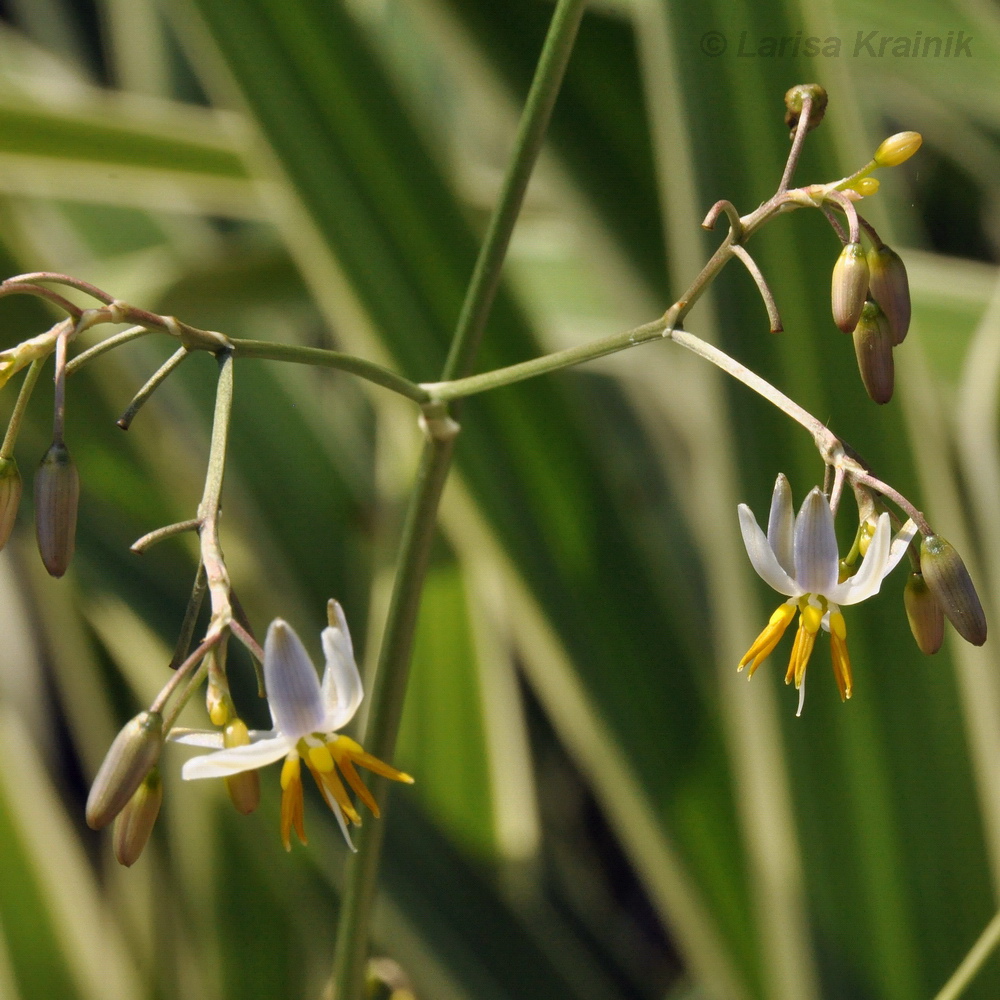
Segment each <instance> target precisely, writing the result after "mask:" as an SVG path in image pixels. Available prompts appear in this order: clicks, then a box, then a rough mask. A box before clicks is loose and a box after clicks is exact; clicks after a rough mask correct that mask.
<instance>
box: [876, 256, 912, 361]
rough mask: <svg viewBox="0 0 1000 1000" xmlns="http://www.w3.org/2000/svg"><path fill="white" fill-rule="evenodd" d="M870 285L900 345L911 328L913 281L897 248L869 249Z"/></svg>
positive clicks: (894, 342) (895, 339)
mask: <svg viewBox="0 0 1000 1000" xmlns="http://www.w3.org/2000/svg"><path fill="white" fill-rule="evenodd" d="M868 286H869V288H870V289H871V296H872V298H873V299H874V300H875V301H876V302H877V303H878V304H879V305H880V306H881V307H882V312H884V313H885V315H886V318H887V319H888V320H889V328H890V329H891V330H892V342H893V344H901V343H902V342H903V339H904V338H905V337H906V331H907V330H909V329H910V282H909V279H908V278H907V277H906V265H905V264H904V263H903V262H902V260H900V258H899V254H897V253H896V252H895V250H892V249H890V248H889V247H887V246H881V247H872V248H871V250H869V251H868Z"/></svg>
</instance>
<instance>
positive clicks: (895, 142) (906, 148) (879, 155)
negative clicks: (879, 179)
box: [872, 132, 924, 167]
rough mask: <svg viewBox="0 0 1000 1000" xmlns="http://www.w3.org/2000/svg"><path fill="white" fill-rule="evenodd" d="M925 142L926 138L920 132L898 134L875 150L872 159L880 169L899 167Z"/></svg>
mask: <svg viewBox="0 0 1000 1000" xmlns="http://www.w3.org/2000/svg"><path fill="white" fill-rule="evenodd" d="M923 141H924V137H923V136H922V135H921V134H920V133H919V132H897V133H896V134H895V135H890V136H889V138H888V139H886V140H885V141H884V142H883V143H882V145H881V146H879V148H878V149H876V150H875V155H874V156H873V157H872V159H873V160H874V161H875V162H876V163H877V164H878V165H879V166H880V167H898V166H899V165H900V164H901V163H905V162H906V161H907V160H908V159H909V158H910V157H911V156H913V154H914V153H915V152H916V151H917V150H918V149H920V144H921V143H922V142H923Z"/></svg>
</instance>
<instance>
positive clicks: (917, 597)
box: [903, 573, 944, 656]
mask: <svg viewBox="0 0 1000 1000" xmlns="http://www.w3.org/2000/svg"><path fill="white" fill-rule="evenodd" d="M903 606H904V607H905V608H906V618H907V621H909V623H910V631H911V632H912V633H913V638H914V639H915V640H916V643H917V646H918V647H919V648H920V652H921V653H926V654H927V655H928V656H931V655H932V654H934V653H936V652H937V651H938V650H939V649H940V648H941V643H942V642H943V641H944V612H943V611H942V610H941V605H940V604H938V601H937V598H936V597H935V596H934V594H933V593H932V592H931V589H930V587H928V586H927V581H926V580H925V579H924V578H923V575H922V574H920V573H911V574H910V578H909V579H908V580H907V581H906V587H905V589H904V590H903Z"/></svg>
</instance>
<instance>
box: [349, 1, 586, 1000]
mask: <svg viewBox="0 0 1000 1000" xmlns="http://www.w3.org/2000/svg"><path fill="white" fill-rule="evenodd" d="M585 6H586V0H559V3H558V4H557V6H556V9H555V12H554V13H553V16H552V22H551V24H550V26H549V31H548V35H547V36H546V39H545V44H544V47H543V49H542V53H541V56H540V57H539V61H538V66H537V68H536V70H535V77H534V80H533V81H532V85H531V90H530V92H529V94H528V99H527V101H526V102H525V107H524V111H523V113H522V116H521V123H520V127H519V129H518V134H517V140H516V143H515V148H514V151H513V153H512V155H511V160H510V163H509V165H508V168H507V174H506V177H505V178H504V183H503V187H502V188H501V192H500V197H499V200H498V202H497V204H496V206H495V208H494V211H493V216H492V218H491V220H490V223H489V226H488V228H487V231H486V235H485V238H484V240H483V244H482V247H481V249H480V252H479V257H478V259H477V261H476V265H475V269H474V270H473V273H472V278H471V280H470V282H469V286H468V289H467V290H466V295H465V300H464V302H463V305H462V310H461V312H460V314H459V319H458V323H457V325H456V329H455V334H454V337H453V339H452V344H451V349H450V351H449V353H448V358H447V360H446V362H445V365H444V371H443V372H442V381H447V380H450V379H453V378H455V377H456V376H461V375H465V374H468V372H469V371H470V370H471V368H472V365H473V363H474V362H475V355H476V350H477V348H478V346H479V342H480V340H481V339H482V334H483V330H484V329H485V327H486V320H487V317H488V316H489V312H490V307H491V306H492V304H493V299H494V297H495V295H496V290H497V287H498V285H499V282H500V273H501V270H502V267H503V259H504V256H505V254H506V251H507V247H508V245H509V242H510V235H511V233H512V232H513V229H514V224H515V223H516V221H517V217H518V214H519V213H520V210H521V204H522V201H523V198H524V192H525V189H526V187H527V184H528V179H529V177H530V175H531V171H532V169H533V167H534V164H535V161H536V160H537V158H538V153H539V150H540V149H541V145H542V140H543V137H544V135H545V131H546V129H547V128H548V123H549V118H550V115H551V111H552V107H553V105H554V103H555V100H556V95H557V94H558V92H559V88H560V86H561V84H562V79H563V76H564V74H565V70H566V65H567V64H568V62H569V57H570V53H571V52H572V50H573V43H574V42H575V40H576V33H577V28H578V27H579V24H580V19H581V17H582V16H583V11H584V7H585ZM421 392H425V390H423V389H421ZM425 399H429V397H425ZM442 423H443V422H442ZM428 429H429V433H428V441H427V443H426V444H425V445H424V450H423V454H422V456H421V461H420V469H419V473H418V476H417V482H416V484H415V486H414V491H413V494H412V496H411V499H410V506H409V509H408V512H407V518H406V523H405V526H404V530H403V535H402V538H401V540H400V554H399V562H398V569H397V572H396V579H395V582H394V585H393V594H392V600H391V602H390V606H389V615H388V619H387V621H386V627H385V633H384V635H383V639H382V647H381V650H380V653H379V662H378V669H377V672H376V674H375V678H374V682H373V684H372V689H371V703H370V710H369V716H368V732H367V734H366V743H367V745H368V749H369V751H370V752H371V753H374V754H375V755H376V756H379V757H382V758H388V759H391V758H392V754H393V750H394V748H395V743H396V734H397V732H398V729H399V720H400V716H401V714H402V707H403V701H404V696H405V693H406V684H407V679H408V674H409V665H410V654H411V651H412V647H413V636H414V632H415V630H416V623H417V614H418V612H419V609H420V595H421V591H422V588H423V582H424V576H425V574H426V569H427V560H428V558H429V555H430V551H431V544H432V542H433V540H434V533H435V530H436V525H437V510H438V503H439V501H440V498H441V492H442V490H443V489H444V484H445V481H446V480H447V478H448V470H449V468H450V466H451V459H452V454H453V452H454V434H452V433H442V434H440V435H436V434H435V432H434V427H433V426H432V425H430V424H429V425H428ZM385 785H386V782H385V781H377V782H376V783H375V785H374V789H373V790H374V794H375V795H376V797H377V799H378V800H379V801H380V803H381V804H383V805H384V802H385V797H386V791H387V790H386V788H385ZM382 837H383V824H381V823H369V824H366V825H365V826H364V827H363V828H362V831H361V835H360V836H359V838H358V852H357V854H355V855H354V856H353V857H352V858H351V859H350V861H349V863H348V867H347V871H346V874H345V888H344V895H343V898H342V899H341V904H340V916H339V921H338V926H337V943H336V951H335V954H334V963H333V976H332V979H331V981H330V991H332V995H333V996H334V997H336V1000H361V998H362V996H363V988H364V971H365V958H366V954H367V948H368V926H369V922H370V917H371V910H372V904H373V902H374V897H375V882H376V876H377V872H378V863H379V855H380V853H381V847H382Z"/></svg>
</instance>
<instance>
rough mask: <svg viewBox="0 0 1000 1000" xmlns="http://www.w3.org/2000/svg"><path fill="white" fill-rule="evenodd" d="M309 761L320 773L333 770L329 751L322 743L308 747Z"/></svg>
mask: <svg viewBox="0 0 1000 1000" xmlns="http://www.w3.org/2000/svg"><path fill="white" fill-rule="evenodd" d="M309 763H310V764H312V766H313V767H314V768H316V770H317V771H319V772H320V774H326V773H327V772H328V771H332V770H333V757H331V756H330V751H329V750H328V749H327V748H326V747H325V746H323V745H320V746H318V747H310V748H309Z"/></svg>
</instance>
